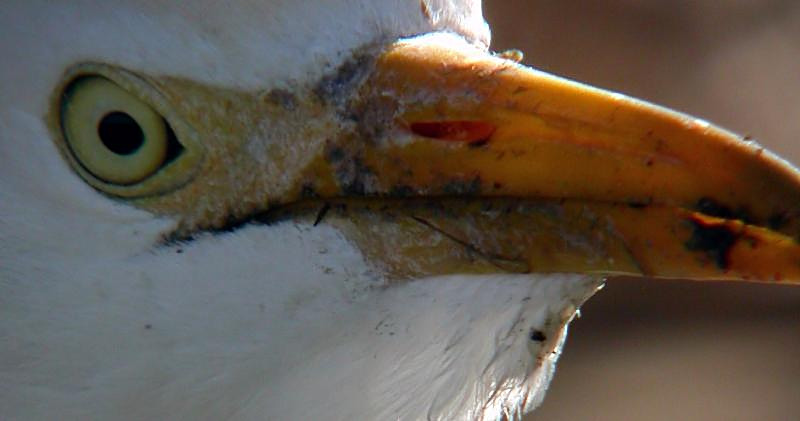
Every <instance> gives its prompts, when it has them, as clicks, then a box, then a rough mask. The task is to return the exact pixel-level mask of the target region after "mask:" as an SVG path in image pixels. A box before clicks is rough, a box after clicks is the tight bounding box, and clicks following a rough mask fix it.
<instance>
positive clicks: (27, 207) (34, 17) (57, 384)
mask: <svg viewBox="0 0 800 421" xmlns="http://www.w3.org/2000/svg"><path fill="white" fill-rule="evenodd" d="M0 9H1V10H2V13H0V28H1V29H0V38H1V39H2V44H0V54H1V55H2V56H3V57H4V63H5V64H4V65H3V66H2V68H1V69H0V81H2V85H3V89H2V94H0V95H2V96H1V97H0V155H2V157H3V164H2V166H0V180H2V181H0V183H2V185H1V186H0V417H2V418H3V419H164V418H180V419H223V418H224V419H229V418H239V419H421V418H429V419H471V418H483V419H497V418H500V417H501V416H502V415H503V414H505V415H509V416H511V417H515V416H517V415H519V414H520V413H521V411H522V410H523V409H530V408H532V407H534V406H535V405H536V404H538V402H539V401H540V400H541V398H542V393H543V391H544V390H545V388H546V385H547V383H548V382H549V378H550V375H551V372H552V367H553V363H554V362H555V360H556V358H557V356H558V352H559V349H560V346H561V343H562V341H563V334H564V331H563V330H562V328H563V326H564V325H565V324H566V323H567V322H568V321H569V320H570V318H571V317H572V315H573V314H574V311H575V309H576V306H577V305H579V304H580V303H581V302H582V301H583V300H584V299H585V298H587V296H588V295H590V294H591V293H592V292H593V291H594V290H595V289H596V288H597V287H598V284H599V282H598V281H597V280H593V279H592V278H587V277H583V276H578V275H569V276H567V275H564V276H528V275H525V276H510V275H509V276H470V277H464V276H446V277H439V278H435V279H434V278H431V279H419V280H416V281H414V282H409V283H403V284H399V285H392V286H388V287H387V284H386V281H385V279H384V277H383V274H382V273H381V272H380V270H379V268H376V267H372V266H370V264H369V263H368V262H366V261H365V260H364V258H363V257H362V256H361V254H360V251H359V250H358V249H357V248H356V247H354V246H353V245H352V244H351V243H350V242H349V240H347V238H345V237H344V236H342V235H341V234H340V233H339V232H338V231H337V229H336V228H334V227H332V226H328V225H326V224H325V223H322V224H320V225H318V226H313V225H311V224H310V223H302V222H291V221H287V222H282V223H278V224H274V225H268V226H263V225H248V226H245V227H242V228H240V229H238V230H235V231H233V232H230V233H222V234H211V233H199V234H197V235H196V236H195V237H194V239H193V240H192V241H190V242H188V243H173V244H167V245H164V244H161V243H160V242H159V241H160V238H161V236H162V235H163V234H164V233H166V232H169V231H170V230H171V229H172V228H173V227H174V226H175V224H176V221H175V220H173V219H171V218H170V217H165V216H155V215H153V214H151V213H149V212H147V211H144V210H140V209H138V208H136V207H135V206H132V205H130V204H128V203H125V202H121V201H118V200H114V199H112V198H109V197H107V196H105V195H103V194H101V193H99V192H98V191H96V190H94V189H92V188H91V187H89V186H88V185H87V184H86V183H84V182H83V181H82V180H81V178H80V177H78V176H77V175H76V174H75V173H74V172H73V171H72V170H71V169H70V167H69V165H68V164H67V163H66V162H65V161H64V160H63V159H62V157H61V156H60V155H59V153H58V151H57V149H56V147H55V146H54V143H53V141H52V140H51V138H50V137H51V135H50V132H49V130H48V128H47V124H46V122H45V116H46V115H47V114H48V113H49V112H51V110H50V109H49V107H50V101H51V97H52V95H54V92H53V89H54V86H55V85H56V84H57V83H58V81H59V78H60V77H61V75H62V73H63V72H64V71H65V69H66V68H67V67H69V66H71V65H73V64H75V63H77V62H82V61H95V62H103V63H109V64H113V65H117V66H122V67H124V68H127V69H133V70H137V71H143V72H146V73H147V74H148V75H167V76H174V77H179V78H187V79H191V80H194V81H199V82H203V83H207V84H211V85H215V86H225V87H233V88H236V89H241V90H268V89H270V88H274V87H282V88H285V89H289V90H291V89H295V88H296V87H298V86H304V85H307V84H312V83H314V82H315V81H316V80H318V79H319V78H320V77H321V76H322V75H323V74H325V73H326V72H329V71H331V69H334V68H336V67H337V66H338V65H339V64H340V63H341V62H342V61H343V60H344V59H346V58H347V56H348V54H349V52H350V50H352V49H354V48H357V47H359V46H361V45H362V44H365V43H370V42H383V41H389V40H395V39H398V38H401V37H407V36H414V35H418V34H423V33H427V32H432V31H451V32H454V33H457V34H459V36H461V37H463V38H464V39H465V40H466V41H467V42H471V43H474V44H475V45H477V46H479V47H480V48H484V49H485V48H486V45H487V43H488V32H487V27H486V24H485V23H484V22H483V19H482V17H481V14H480V5H479V4H478V3H477V2H460V1H459V2H457V1H425V2H394V1H380V2H372V1H341V2H335V3H334V2H326V1H307V2H288V1H285V2H284V1H271V2H270V1H268V2H256V1H241V2H238V3H237V4H236V6H235V7H233V6H231V5H228V4H227V3H225V2H194V3H193V4H191V5H189V4H183V3H182V4H180V5H179V4H177V3H176V4H164V3H158V2H136V1H127V2H122V3H109V2H92V1H75V2H66V3H58V4H53V3H46V2H16V3H13V4H12V3H7V4H4V5H3V6H0ZM532 331H538V332H539V333H541V335H542V336H543V337H544V338H546V339H538V340H537V341H532V340H531V339H529V337H530V335H531V332H532Z"/></svg>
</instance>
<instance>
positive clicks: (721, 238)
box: [686, 219, 740, 270]
mask: <svg viewBox="0 0 800 421" xmlns="http://www.w3.org/2000/svg"><path fill="white" fill-rule="evenodd" d="M690 222H691V224H692V236H691V237H690V238H689V240H688V241H687V242H686V248H687V249H688V250H692V251H702V252H705V253H706V255H707V256H708V257H709V258H711V260H713V261H714V263H715V264H716V265H717V267H718V268H720V269H722V270H727V269H728V268H729V267H730V256H729V253H730V250H731V248H732V247H733V245H734V244H736V241H737V240H738V239H739V236H740V235H739V233H738V232H736V231H734V230H733V228H732V227H730V226H729V225H726V224H708V223H705V222H703V221H701V220H698V219H694V220H690Z"/></svg>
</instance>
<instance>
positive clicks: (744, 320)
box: [484, 0, 800, 421]
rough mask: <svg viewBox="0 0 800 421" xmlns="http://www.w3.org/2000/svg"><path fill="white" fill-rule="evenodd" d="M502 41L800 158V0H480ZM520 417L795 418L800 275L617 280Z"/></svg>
mask: <svg viewBox="0 0 800 421" xmlns="http://www.w3.org/2000/svg"><path fill="white" fill-rule="evenodd" d="M484 14H485V16H486V19H487V20H488V21H489V24H490V25H491V27H492V35H493V40H492V48H493V49H494V50H496V51H502V50H505V49H510V48H518V49H520V50H522V51H523V52H524V53H525V60H524V61H525V63H527V64H529V65H533V66H536V67H538V68H540V69H543V70H546V71H549V72H552V73H556V74H559V75H562V76H566V77H568V78H571V79H576V80H580V81H583V82H586V83H589V84H592V85H597V86H600V87H603V88H607V89H612V90H615V91H619V92H623V93H626V94H629V95H632V96H636V97H639V98H643V99H646V100H649V101H652V102H656V103H659V104H662V105H666V106H668V107H670V108H675V109H678V110H681V111H684V112H688V113H689V114H693V115H696V116H698V117H702V118H704V119H707V120H709V121H712V122H715V123H717V124H719V125H721V126H724V127H726V128H729V129H731V130H734V131H736V132H739V133H742V134H749V135H751V136H753V137H755V138H756V139H758V140H759V141H760V142H761V143H762V144H763V145H765V146H766V147H767V148H769V149H771V150H773V151H774V152H777V153H778V154H780V155H782V156H783V157H785V158H786V159H788V160H789V161H791V162H793V163H795V164H799V163H800V2H798V1H796V0H726V1H718V0H696V1H671V2H666V1H661V0H603V1H599V0H585V1H568V0H495V1H492V0H485V1H484ZM582 313H583V316H582V317H581V318H580V319H578V320H576V321H575V322H573V324H572V326H571V328H570V335H569V337H568V339H567V344H566V347H565V349H564V353H563V355H562V358H561V361H560V363H559V365H558V369H557V371H556V376H555V380H554V381H553V383H552V385H551V387H550V391H549V393H548V395H547V398H546V399H545V402H544V404H543V405H542V407H540V409H539V410H538V411H537V412H536V413H534V414H532V415H531V416H529V417H528V418H526V420H529V421H533V420H584V419H591V420H631V419H633V420H676V419H680V420H795V419H800V288H798V287H795V288H792V287H787V286H764V285H747V284H741V285H737V284H730V283H728V284H722V283H711V284H703V283H690V282H679V281H645V282H642V281H637V280H634V279H612V280H610V281H609V282H608V284H607V286H606V288H605V289H604V290H603V291H600V292H599V293H598V294H597V295H596V296H595V297H594V298H592V299H591V300H589V302H588V303H587V304H586V305H585V306H584V307H583V309H582Z"/></svg>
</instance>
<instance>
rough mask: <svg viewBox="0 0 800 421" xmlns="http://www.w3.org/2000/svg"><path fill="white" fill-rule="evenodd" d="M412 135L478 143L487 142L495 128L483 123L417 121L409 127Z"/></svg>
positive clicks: (467, 121)
mask: <svg viewBox="0 0 800 421" xmlns="http://www.w3.org/2000/svg"><path fill="white" fill-rule="evenodd" d="M409 127H410V129H411V131H412V132H414V134H416V135H419V136H422V137H427V138H431V139H438V140H445V141H450V142H464V143H470V144H475V143H480V144H485V143H487V142H488V141H489V139H490V138H491V137H492V134H493V133H494V131H495V129H496V127H495V126H494V125H493V124H491V123H487V122H484V121H469V120H459V121H418V122H415V123H411V125H410V126H409Z"/></svg>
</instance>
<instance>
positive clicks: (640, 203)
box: [628, 197, 653, 209]
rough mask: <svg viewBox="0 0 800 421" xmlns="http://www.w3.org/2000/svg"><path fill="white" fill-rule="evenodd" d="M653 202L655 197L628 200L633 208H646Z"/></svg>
mask: <svg viewBox="0 0 800 421" xmlns="http://www.w3.org/2000/svg"><path fill="white" fill-rule="evenodd" d="M652 204H653V198H652V197H648V198H647V199H646V200H643V201H640V200H631V201H629V202H628V207H629V208H631V209H644V208H646V207H648V206H650V205H652Z"/></svg>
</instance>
